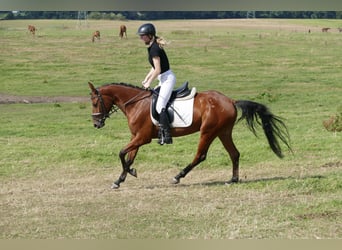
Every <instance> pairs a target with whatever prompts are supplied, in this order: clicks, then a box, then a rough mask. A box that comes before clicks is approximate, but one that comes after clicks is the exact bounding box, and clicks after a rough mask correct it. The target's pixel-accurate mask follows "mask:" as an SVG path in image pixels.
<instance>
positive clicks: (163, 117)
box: [158, 109, 172, 145]
mask: <svg viewBox="0 0 342 250" xmlns="http://www.w3.org/2000/svg"><path fill="white" fill-rule="evenodd" d="M159 123H160V128H159V140H158V143H159V144H160V145H163V144H164V143H166V144H172V137H171V132H170V122H169V117H168V115H167V112H166V110H165V109H162V111H161V112H160V114H159Z"/></svg>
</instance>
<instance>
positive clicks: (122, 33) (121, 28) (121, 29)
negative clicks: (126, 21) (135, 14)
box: [119, 25, 127, 39]
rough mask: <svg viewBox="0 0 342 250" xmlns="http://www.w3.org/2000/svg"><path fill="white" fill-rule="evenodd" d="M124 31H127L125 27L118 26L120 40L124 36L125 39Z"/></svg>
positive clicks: (125, 33)
mask: <svg viewBox="0 0 342 250" xmlns="http://www.w3.org/2000/svg"><path fill="white" fill-rule="evenodd" d="M126 31H127V27H126V26H125V25H121V26H120V33H119V36H120V39H122V38H123V36H124V35H125V37H126V38H127V32H126Z"/></svg>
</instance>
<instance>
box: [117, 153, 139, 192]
mask: <svg viewBox="0 0 342 250" xmlns="http://www.w3.org/2000/svg"><path fill="white" fill-rule="evenodd" d="M138 149H139V148H135V149H131V151H129V150H130V147H125V148H124V149H122V150H121V151H120V153H119V157H120V160H121V164H122V173H121V174H120V176H119V179H117V180H116V181H115V182H114V183H113V185H112V188H113V189H117V188H119V187H120V183H122V182H124V181H125V180H126V177H127V173H129V174H131V175H133V176H134V177H137V171H136V169H134V168H130V166H131V165H132V164H133V162H134V159H135V157H136V155H137V153H138ZM126 156H127V157H126Z"/></svg>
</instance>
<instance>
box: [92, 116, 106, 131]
mask: <svg viewBox="0 0 342 250" xmlns="http://www.w3.org/2000/svg"><path fill="white" fill-rule="evenodd" d="M92 118H93V123H94V127H95V128H98V129H99V128H102V127H104V125H105V117H102V115H101V113H95V114H92Z"/></svg>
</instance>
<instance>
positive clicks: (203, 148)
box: [173, 135, 215, 184]
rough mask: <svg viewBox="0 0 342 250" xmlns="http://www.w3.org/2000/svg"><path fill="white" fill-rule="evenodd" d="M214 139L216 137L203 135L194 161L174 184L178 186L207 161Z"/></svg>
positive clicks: (177, 177) (176, 177) (175, 179)
mask: <svg viewBox="0 0 342 250" xmlns="http://www.w3.org/2000/svg"><path fill="white" fill-rule="evenodd" d="M214 138H215V136H213V135H211V136H210V135H207V136H204V135H201V139H200V142H199V145H198V149H197V154H196V156H195V158H194V160H193V161H192V162H191V163H190V164H189V165H188V166H187V167H186V168H184V169H183V170H182V171H180V172H179V174H178V175H176V176H175V177H174V178H173V184H178V183H179V182H180V179H181V178H184V177H185V176H186V175H187V174H188V173H189V172H190V171H191V170H192V169H193V168H194V167H196V166H197V165H198V164H200V163H201V162H202V161H204V160H205V159H206V157H207V153H208V149H209V146H210V144H211V143H212V142H213V140H214Z"/></svg>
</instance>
